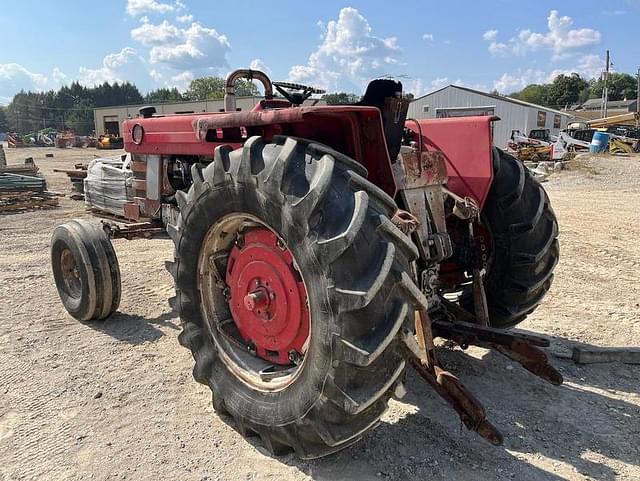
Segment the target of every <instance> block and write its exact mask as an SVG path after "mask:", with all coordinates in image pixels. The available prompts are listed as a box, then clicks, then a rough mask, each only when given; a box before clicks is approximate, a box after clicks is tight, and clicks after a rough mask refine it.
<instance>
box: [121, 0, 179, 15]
mask: <svg viewBox="0 0 640 481" xmlns="http://www.w3.org/2000/svg"><path fill="white" fill-rule="evenodd" d="M175 8H176V7H174V6H173V5H171V4H168V3H162V2H158V1H156V0H127V13H128V14H129V15H131V16H132V17H137V16H138V15H142V14H143V13H168V12H172V11H174V10H175Z"/></svg>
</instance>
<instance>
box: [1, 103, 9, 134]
mask: <svg viewBox="0 0 640 481" xmlns="http://www.w3.org/2000/svg"><path fill="white" fill-rule="evenodd" d="M8 130H9V120H8V119H7V113H6V109H5V108H4V107H0V132H7V131H8Z"/></svg>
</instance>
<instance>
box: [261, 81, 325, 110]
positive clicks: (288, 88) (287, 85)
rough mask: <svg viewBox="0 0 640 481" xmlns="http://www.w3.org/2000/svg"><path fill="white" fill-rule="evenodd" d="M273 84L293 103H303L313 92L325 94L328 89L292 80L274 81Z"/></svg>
mask: <svg viewBox="0 0 640 481" xmlns="http://www.w3.org/2000/svg"><path fill="white" fill-rule="evenodd" d="M273 86H274V87H275V88H276V90H277V91H278V92H280V94H281V95H282V96H283V97H284V98H285V99H287V100H288V101H289V102H291V103H292V104H293V105H296V106H297V105H302V104H303V103H304V101H305V100H307V99H308V98H309V97H311V95H312V94H323V93H325V92H326V90H322V89H317V88H315V87H309V86H308V85H302V84H296V83H292V82H273Z"/></svg>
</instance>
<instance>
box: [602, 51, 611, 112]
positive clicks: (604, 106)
mask: <svg viewBox="0 0 640 481" xmlns="http://www.w3.org/2000/svg"><path fill="white" fill-rule="evenodd" d="M608 81H609V51H608V50H607V61H606V67H605V71H604V88H603V89H602V116H603V117H607V104H608V103H609V90H608V88H607V83H608Z"/></svg>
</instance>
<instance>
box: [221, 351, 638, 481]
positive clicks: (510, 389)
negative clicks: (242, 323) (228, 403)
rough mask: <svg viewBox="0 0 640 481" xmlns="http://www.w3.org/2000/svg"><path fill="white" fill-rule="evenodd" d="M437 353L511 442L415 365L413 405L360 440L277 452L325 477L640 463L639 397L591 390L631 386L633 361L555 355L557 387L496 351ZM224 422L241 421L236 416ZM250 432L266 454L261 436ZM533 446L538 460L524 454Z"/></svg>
mask: <svg viewBox="0 0 640 481" xmlns="http://www.w3.org/2000/svg"><path fill="white" fill-rule="evenodd" d="M439 356H440V358H441V360H442V361H443V364H444V365H445V366H446V367H447V369H449V370H451V371H452V372H453V373H455V374H456V375H458V377H460V379H461V380H462V381H463V382H464V383H465V384H466V385H467V387H469V389H470V390H471V391H472V392H473V393H474V394H475V395H476V396H477V397H478V398H479V399H480V400H481V402H483V403H484V405H485V407H486V409H487V415H488V418H489V420H491V422H492V423H493V424H494V425H496V427H497V428H498V429H499V430H500V431H501V432H502V433H503V435H504V439H505V441H504V445H503V446H501V447H495V446H492V445H490V444H489V443H487V442H485V441H484V440H482V439H481V438H480V437H478V436H477V435H475V434H473V433H471V432H468V431H467V430H466V429H465V428H464V427H463V426H462V425H461V424H460V421H459V418H458V417H457V414H456V413H455V412H454V411H453V410H452V409H450V408H449V407H448V405H446V404H445V403H444V401H442V400H441V399H440V398H439V397H438V396H437V395H436V394H435V393H434V392H433V390H432V389H431V388H430V387H429V386H428V385H427V384H426V382H424V381H423V380H422V379H421V378H420V377H419V376H418V375H417V374H415V373H414V372H413V370H411V369H409V370H408V376H407V377H408V379H407V386H408V393H407V395H406V397H405V398H404V399H402V401H401V402H402V403H404V404H408V405H409V406H408V408H409V410H411V409H412V408H413V409H415V412H414V413H410V414H407V415H400V419H399V420H397V421H396V422H382V423H381V424H380V426H379V427H378V428H377V429H375V430H374V431H372V432H369V433H367V434H365V436H364V437H363V439H362V440H361V441H360V442H358V443H356V444H355V445H354V446H352V447H350V448H347V449H346V450H344V451H341V452H339V453H337V454H335V455H332V456H329V457H327V458H322V459H318V460H312V461H302V460H300V459H298V458H297V457H296V456H295V455H293V454H291V455H287V456H284V457H279V458H277V459H278V460H279V461H281V462H284V463H286V464H288V465H290V466H295V467H296V468H298V469H299V470H300V471H302V472H304V473H306V474H307V475H309V476H311V477H312V478H313V479H315V480H319V481H321V480H327V481H328V480H332V481H339V480H353V479H358V480H374V479H376V480H379V479H391V480H416V481H417V480H421V481H422V480H424V479H443V480H451V479H456V480H484V479H487V480H489V479H504V480H510V479H518V480H524V479H526V480H528V481H529V480H560V479H567V478H570V479H573V478H582V477H583V476H588V477H590V478H593V479H598V480H603V481H613V480H615V479H618V478H619V475H620V473H619V472H617V471H616V470H615V469H614V468H613V467H611V465H612V464H616V463H617V462H623V463H626V464H630V465H637V463H638V460H640V450H639V448H638V446H637V443H634V442H633V441H632V440H633V439H637V436H638V433H640V412H639V411H640V410H639V408H638V406H636V405H634V404H630V403H627V402H625V401H623V400H620V399H615V398H614V397H613V396H611V397H610V396H607V395H606V394H604V393H596V392H593V391H592V390H591V389H592V388H593V387H594V386H600V387H599V389H603V390H615V391H618V392H629V391H633V389H630V386H631V385H633V379H632V377H633V376H632V375H633V374H634V373H636V374H637V372H636V371H635V368H634V367H633V366H624V365H618V366H613V367H612V366H611V365H598V366H589V367H585V366H576V365H575V364H573V362H572V361H567V360H558V359H555V358H552V362H553V364H554V365H555V366H557V367H559V368H560V369H561V371H562V374H563V375H564V377H565V384H564V385H563V386H552V385H551V384H548V383H546V382H544V381H542V380H541V379H538V378H537V377H535V376H533V375H532V374H530V373H529V372H527V371H525V370H524V369H523V368H521V367H520V366H519V365H517V364H515V363H514V362H513V361H510V360H509V359H507V358H505V357H503V356H501V355H500V354H498V353H496V352H493V351H489V352H487V353H486V354H485V355H484V356H483V357H482V359H478V358H474V357H471V356H467V355H465V354H464V353H463V352H461V351H459V350H457V351H449V350H444V349H439ZM605 379H606V380H607V381H606V382H605ZM636 379H637V378H636ZM592 380H593V381H594V383H593V384H592ZM392 411H393V406H392ZM403 416H404V417H403ZM391 417H393V416H391ZM225 422H227V423H228V424H229V425H231V426H233V425H234V423H233V421H232V420H230V419H228V418H225ZM248 441H249V442H250V443H251V444H252V445H254V446H255V447H256V448H257V449H258V450H260V451H261V452H262V453H265V454H267V452H266V450H265V449H264V448H263V447H262V444H261V443H260V441H259V439H257V438H250V439H248ZM525 454H527V455H528V456H529V458H532V457H533V458H534V460H533V461H531V460H526V459H522V456H523V455H525ZM267 455H268V454H267ZM587 457H589V458H590V459H586V458H587ZM604 460H606V461H607V463H608V464H609V465H608V466H607V465H604V464H602V462H601V461H604Z"/></svg>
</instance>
